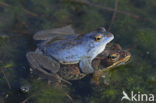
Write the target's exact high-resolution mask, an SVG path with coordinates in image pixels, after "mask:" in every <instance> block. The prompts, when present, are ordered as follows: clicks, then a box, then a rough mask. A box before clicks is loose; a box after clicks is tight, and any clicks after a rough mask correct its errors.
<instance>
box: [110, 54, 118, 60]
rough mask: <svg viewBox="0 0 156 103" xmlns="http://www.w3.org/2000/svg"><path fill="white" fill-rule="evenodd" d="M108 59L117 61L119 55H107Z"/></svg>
mask: <svg viewBox="0 0 156 103" xmlns="http://www.w3.org/2000/svg"><path fill="white" fill-rule="evenodd" d="M108 58H109V59H110V60H112V61H117V60H118V59H119V54H118V53H113V54H111V55H109V56H108Z"/></svg>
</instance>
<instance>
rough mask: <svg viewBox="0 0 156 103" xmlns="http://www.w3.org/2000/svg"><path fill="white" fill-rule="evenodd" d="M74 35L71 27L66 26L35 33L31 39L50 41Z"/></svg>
mask: <svg viewBox="0 0 156 103" xmlns="http://www.w3.org/2000/svg"><path fill="white" fill-rule="evenodd" d="M73 34H75V32H74V30H73V28H72V26H71V25H67V26H64V27H61V28H53V29H48V30H42V31H39V32H37V33H36V34H35V35H34V36H33V38H34V39H35V40H51V39H55V38H62V39H63V37H66V36H70V35H73Z"/></svg>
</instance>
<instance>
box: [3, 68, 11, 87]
mask: <svg viewBox="0 0 156 103" xmlns="http://www.w3.org/2000/svg"><path fill="white" fill-rule="evenodd" d="M1 72H2V74H3V76H4V79H5V80H6V82H7V84H8V87H9V89H11V85H10V82H9V80H8V78H7V76H6V74H5V72H4V71H3V68H2V69H1Z"/></svg>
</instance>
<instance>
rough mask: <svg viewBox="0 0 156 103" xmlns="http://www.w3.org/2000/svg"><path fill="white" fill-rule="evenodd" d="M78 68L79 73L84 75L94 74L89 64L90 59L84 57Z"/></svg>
mask: <svg viewBox="0 0 156 103" xmlns="http://www.w3.org/2000/svg"><path fill="white" fill-rule="evenodd" d="M79 67H80V69H81V71H82V72H83V73H85V74H90V73H93V72H94V69H93V67H92V64H91V58H87V57H84V58H82V59H81V60H80V63H79Z"/></svg>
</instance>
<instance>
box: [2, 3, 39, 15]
mask: <svg viewBox="0 0 156 103" xmlns="http://www.w3.org/2000/svg"><path fill="white" fill-rule="evenodd" d="M0 5H1V6H4V7H12V6H11V5H9V4H7V3H5V2H2V1H0ZM23 11H24V13H26V14H28V15H31V16H33V17H39V16H38V15H37V14H35V13H33V12H31V11H29V10H27V9H23Z"/></svg>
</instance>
